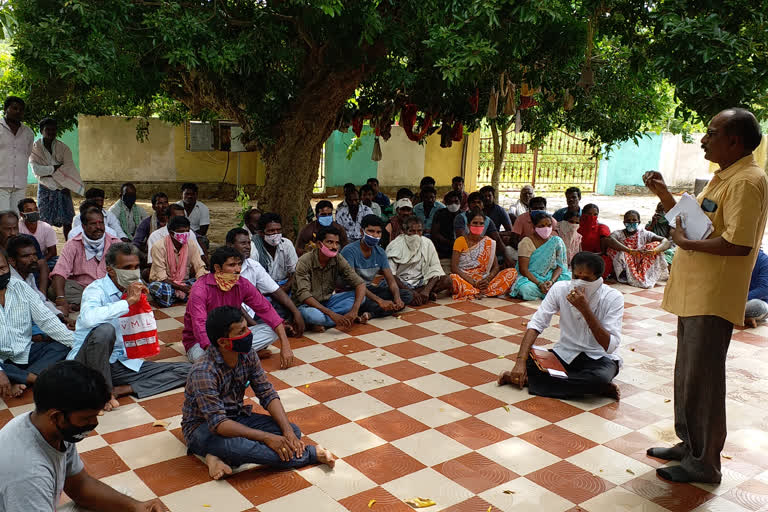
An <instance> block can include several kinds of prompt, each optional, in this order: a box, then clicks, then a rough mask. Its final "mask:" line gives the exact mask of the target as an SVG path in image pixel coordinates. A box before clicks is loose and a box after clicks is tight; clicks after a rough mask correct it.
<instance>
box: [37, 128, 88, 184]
mask: <svg viewBox="0 0 768 512" xmlns="http://www.w3.org/2000/svg"><path fill="white" fill-rule="evenodd" d="M37 138H39V136H38V137H37ZM58 138H59V140H60V141H61V142H63V143H64V144H66V145H67V146H69V149H71V150H72V160H74V161H75V165H76V166H77V168H78V169H79V168H80V141H79V140H78V136H77V126H75V127H74V128H72V129H71V130H69V131H68V132H64V133H61V134H59V137H58ZM27 183H37V177H36V176H35V174H34V173H33V172H32V166H31V165H30V166H28V168H27Z"/></svg>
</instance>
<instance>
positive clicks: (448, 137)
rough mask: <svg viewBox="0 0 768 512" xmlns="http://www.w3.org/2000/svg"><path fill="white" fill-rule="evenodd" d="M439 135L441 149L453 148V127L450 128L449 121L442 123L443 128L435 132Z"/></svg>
mask: <svg viewBox="0 0 768 512" xmlns="http://www.w3.org/2000/svg"><path fill="white" fill-rule="evenodd" d="M437 133H439V134H440V147H441V148H449V147H451V146H453V137H452V135H453V127H452V126H451V122H450V121H443V126H442V127H441V128H440V131H439V132H437Z"/></svg>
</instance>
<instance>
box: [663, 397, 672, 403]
mask: <svg viewBox="0 0 768 512" xmlns="http://www.w3.org/2000/svg"><path fill="white" fill-rule="evenodd" d="M671 401H672V399H670V398H667V399H666V400H664V403H665V404H668V403H669V402H671Z"/></svg>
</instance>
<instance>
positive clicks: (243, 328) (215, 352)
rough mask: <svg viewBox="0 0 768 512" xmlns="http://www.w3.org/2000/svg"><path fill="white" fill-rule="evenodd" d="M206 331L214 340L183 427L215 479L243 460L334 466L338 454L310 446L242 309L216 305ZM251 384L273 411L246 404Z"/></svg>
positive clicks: (197, 369)
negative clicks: (290, 417)
mask: <svg viewBox="0 0 768 512" xmlns="http://www.w3.org/2000/svg"><path fill="white" fill-rule="evenodd" d="M205 330H206V333H207V334H208V339H209V340H211V344H210V345H208V348H207V349H206V351H205V354H204V355H203V357H201V358H200V359H198V360H197V361H196V362H195V364H194V366H193V367H192V371H191V372H190V374H189V379H188V380H187V387H186V390H185V392H184V407H183V408H182V419H181V431H182V433H183V434H184V440H185V441H186V443H187V448H188V450H189V452H190V453H194V454H195V455H199V456H201V457H205V462H206V464H207V465H208V472H209V474H210V476H211V478H213V479H214V480H218V479H220V478H222V477H224V476H225V475H229V474H231V473H232V466H240V465H242V464H262V465H266V466H271V467H274V468H279V469H287V468H299V467H302V466H307V465H309V464H317V463H320V464H327V465H328V466H330V467H333V466H334V464H335V463H336V457H335V456H334V455H333V454H332V453H331V452H330V451H328V450H326V449H325V448H323V447H321V446H307V445H305V444H304V442H303V441H301V430H299V427H297V426H296V425H294V424H292V423H290V422H289V421H288V416H287V415H286V414H285V409H284V408H283V404H282V403H281V402H280V397H279V396H278V395H277V392H276V391H275V389H274V388H273V387H272V384H271V383H270V382H269V381H268V380H267V376H266V374H265V373H264V369H263V368H262V367H261V363H260V362H259V357H258V356H257V355H256V352H255V351H254V350H252V348H253V333H251V331H250V330H249V329H248V324H247V322H246V320H245V317H244V316H243V313H242V311H241V310H240V309H239V308H236V307H232V306H221V307H218V308H215V309H214V310H213V311H211V312H210V313H208V317H207V318H206V321H205ZM249 385H250V387H251V389H253V392H254V393H255V394H256V398H257V399H258V400H259V403H260V404H261V406H262V407H263V408H264V409H266V410H267V411H268V412H269V415H266V414H253V413H252V406H251V405H244V403H243V397H244V396H245V388H247V387H248V386H249Z"/></svg>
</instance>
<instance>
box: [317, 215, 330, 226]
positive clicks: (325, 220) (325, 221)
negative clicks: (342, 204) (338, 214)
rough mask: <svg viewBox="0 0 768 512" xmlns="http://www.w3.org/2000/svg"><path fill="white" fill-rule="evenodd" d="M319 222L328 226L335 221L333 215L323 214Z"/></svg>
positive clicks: (318, 219)
mask: <svg viewBox="0 0 768 512" xmlns="http://www.w3.org/2000/svg"><path fill="white" fill-rule="evenodd" d="M317 223H318V224H320V225H321V226H323V227H326V228H327V227H328V226H330V225H331V224H332V223H333V215H321V216H319V217H318V218H317Z"/></svg>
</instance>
